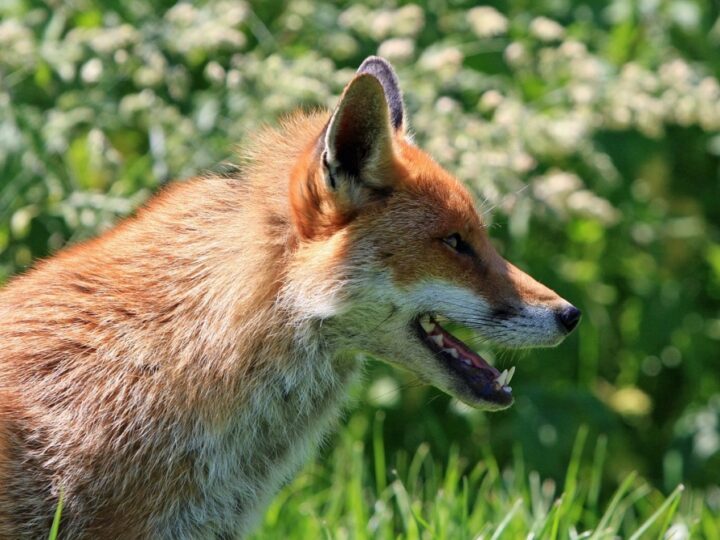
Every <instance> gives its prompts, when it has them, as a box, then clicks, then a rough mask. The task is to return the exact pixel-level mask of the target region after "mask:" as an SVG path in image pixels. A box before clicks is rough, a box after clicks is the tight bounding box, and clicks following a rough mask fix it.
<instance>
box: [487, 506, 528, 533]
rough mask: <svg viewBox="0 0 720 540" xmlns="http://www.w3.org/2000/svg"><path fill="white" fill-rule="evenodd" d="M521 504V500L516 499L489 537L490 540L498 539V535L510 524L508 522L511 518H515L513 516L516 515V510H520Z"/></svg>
mask: <svg viewBox="0 0 720 540" xmlns="http://www.w3.org/2000/svg"><path fill="white" fill-rule="evenodd" d="M522 503H523V500H522V499H518V500H516V501H515V503H514V504H513V505H512V508H511V509H510V511H509V512H508V513H507V515H506V516H505V517H504V518H503V520H502V521H501V522H500V524H499V525H498V526H497V529H495V532H494V533H493V535H492V536H491V537H490V540H498V539H499V538H500V535H501V534H502V533H503V531H505V529H506V528H507V526H508V525H509V524H510V521H511V520H512V518H513V517H515V514H517V512H518V510H520V505H521V504H522Z"/></svg>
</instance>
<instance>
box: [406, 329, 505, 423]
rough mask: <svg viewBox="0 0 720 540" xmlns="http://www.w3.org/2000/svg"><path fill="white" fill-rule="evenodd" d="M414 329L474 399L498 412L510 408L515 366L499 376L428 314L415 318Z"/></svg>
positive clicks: (498, 373) (491, 367)
mask: <svg viewBox="0 0 720 540" xmlns="http://www.w3.org/2000/svg"><path fill="white" fill-rule="evenodd" d="M415 327H416V330H417V333H418V336H419V337H420V340H421V341H422V343H423V344H424V345H425V346H426V347H427V348H428V349H429V350H430V351H431V352H432V353H433V355H434V356H435V357H436V358H437V360H438V361H439V362H440V363H441V364H442V365H443V366H445V367H446V368H447V369H448V370H449V371H450V372H451V373H452V374H453V376H455V377H456V378H458V379H460V381H461V382H462V383H463V384H464V385H465V386H466V387H467V389H469V390H470V393H471V394H472V395H473V397H474V398H476V399H479V400H481V401H483V402H485V403H487V404H489V405H493V406H494V407H495V408H498V409H500V408H503V409H504V408H505V407H509V406H510V405H512V402H513V395H512V388H511V387H510V386H508V385H509V384H510V380H511V379H512V376H513V374H514V373H515V367H514V366H513V367H511V368H510V369H509V370H508V369H506V370H504V371H503V372H502V373H501V372H500V371H498V370H497V369H496V368H495V367H493V366H491V365H490V364H488V362H487V361H486V360H485V359H484V358H482V357H481V356H480V355H479V354H477V353H476V352H474V351H473V350H472V349H470V347H468V346H467V345H465V344H464V343H463V342H462V341H460V340H459V339H458V338H456V337H455V336H453V335H452V334H450V333H449V332H448V331H447V330H445V329H444V328H443V327H441V326H440V325H439V324H438V323H437V321H436V320H435V318H434V317H432V316H431V315H422V316H420V317H418V318H417V319H416V320H415Z"/></svg>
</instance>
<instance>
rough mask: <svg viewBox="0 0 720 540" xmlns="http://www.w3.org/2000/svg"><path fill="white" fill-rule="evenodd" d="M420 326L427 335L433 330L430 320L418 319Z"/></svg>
mask: <svg viewBox="0 0 720 540" xmlns="http://www.w3.org/2000/svg"><path fill="white" fill-rule="evenodd" d="M420 326H422V329H423V330H425V331H426V332H427V333H428V334H429V333H430V332H432V331H433V330H435V324H434V323H431V322H430V319H426V318H424V317H423V318H422V319H420Z"/></svg>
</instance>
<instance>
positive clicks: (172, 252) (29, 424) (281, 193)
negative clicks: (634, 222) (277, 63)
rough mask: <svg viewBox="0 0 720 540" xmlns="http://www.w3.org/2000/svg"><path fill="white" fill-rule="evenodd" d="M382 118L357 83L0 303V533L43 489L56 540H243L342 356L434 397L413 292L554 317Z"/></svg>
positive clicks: (33, 520)
mask: <svg viewBox="0 0 720 540" xmlns="http://www.w3.org/2000/svg"><path fill="white" fill-rule="evenodd" d="M380 76H382V72H380ZM385 82H386V83H387V81H385ZM390 83H392V81H390ZM388 84H389V83H388ZM394 95H395V98H396V99H397V96H399V95H400V94H399V91H398V92H397V93H396V94H394ZM389 107H394V109H393V111H392V113H393V118H394V119H397V118H399V115H400V113H401V112H402V111H401V110H400V109H398V104H397V103H392V102H390V103H387V104H386V103H385V96H384V91H383V87H382V86H381V85H380V84H379V83H378V81H377V80H376V79H375V78H374V75H367V74H360V75H358V76H357V77H356V78H355V79H354V80H353V82H352V83H351V85H350V86H349V87H348V89H346V92H345V94H344V97H343V99H342V100H341V105H340V106H339V107H338V109H337V111H336V112H335V113H334V115H332V116H331V115H330V113H327V112H316V113H311V114H304V113H298V114H296V115H294V116H291V117H289V118H287V119H285V120H284V121H283V122H282V124H281V126H280V127H279V128H278V129H270V128H268V129H266V130H264V131H263V132H261V133H259V134H258V135H256V136H255V137H254V138H253V140H252V141H251V145H250V146H249V147H248V148H247V149H245V150H244V151H243V158H244V161H245V163H244V165H243V167H242V168H241V170H240V171H239V172H238V173H237V174H235V175H232V176H231V177H213V176H210V177H203V178H195V179H192V180H188V181H186V182H182V183H176V184H173V185H171V186H169V187H167V188H166V189H164V190H162V192H161V193H159V194H158V195H157V196H156V197H155V198H154V199H152V200H151V201H150V202H149V203H148V204H147V205H146V206H145V207H144V208H143V209H141V210H140V211H139V212H138V213H137V215H136V216H134V217H132V218H129V219H127V220H125V221H124V222H122V223H121V224H119V225H118V226H117V227H115V228H114V229H113V230H111V231H109V232H107V233H105V234H103V235H102V236H100V237H99V238H96V239H94V240H91V241H88V242H85V243H83V244H80V245H76V246H73V247H70V248H68V249H65V250H63V251H61V252H60V253H58V254H57V255H55V256H54V257H52V258H50V259H48V260H46V261H43V262H40V263H38V264H37V265H36V267H35V268H34V269H32V270H30V271H29V272H27V273H26V274H25V275H22V276H20V277H17V278H15V279H13V280H12V281H11V283H10V284H9V285H8V286H7V287H6V288H5V289H4V290H2V291H0V321H2V324H1V326H0V485H1V486H3V489H2V490H0V537H2V538H37V537H41V536H43V535H45V534H46V532H47V528H48V527H49V523H50V521H51V519H52V515H53V512H54V508H55V505H56V504H57V500H58V496H59V494H60V493H61V492H62V493H63V494H64V497H65V512H64V516H63V522H62V529H61V530H62V531H63V534H64V535H66V537H72V538H100V537H107V536H109V535H111V534H112V535H113V536H122V537H124V538H164V537H176V538H177V537H182V538H205V537H208V535H215V536H214V537H232V536H237V535H243V534H245V533H247V531H249V530H250V529H251V527H252V524H253V522H254V521H256V520H257V517H258V516H259V515H261V514H260V512H261V511H262V508H263V506H264V504H265V503H266V502H267V500H268V498H269V497H270V496H272V494H273V492H274V490H276V489H277V488H278V486H279V485H280V484H281V483H282V482H283V481H285V480H286V479H287V478H289V477H290V476H291V475H292V473H293V471H294V470H295V469H296V468H297V467H298V466H299V464H300V463H301V462H302V460H303V459H304V458H305V456H306V455H307V454H308V453H309V452H311V451H312V449H313V448H314V447H315V446H316V445H317V444H318V441H319V439H320V438H321V437H322V435H323V433H325V432H326V431H327V430H328V428H329V426H330V425H331V424H332V422H333V420H334V419H335V418H336V417H337V415H338V411H339V410H340V407H341V404H342V403H343V400H344V396H345V394H346V387H347V385H348V384H349V381H350V380H351V379H352V378H353V377H354V376H355V374H356V373H357V372H358V370H359V365H360V362H361V360H359V359H358V358H357V357H356V354H355V353H356V352H357V351H360V350H367V351H369V352H370V353H372V354H376V355H378V356H383V357H388V358H389V359H391V360H397V362H398V363H400V364H401V365H405V367H409V368H410V369H415V370H417V371H418V372H419V376H422V377H424V378H427V379H428V380H431V381H432V382H434V383H436V384H438V385H439V386H441V387H443V388H445V389H447V390H448V391H451V392H455V387H454V386H453V385H452V384H451V383H450V382H448V381H447V380H446V375H444V371H443V368H442V366H438V365H436V364H435V363H434V362H435V361H434V360H433V359H432V358H431V357H430V356H429V353H427V352H424V349H422V346H421V344H420V343H418V342H416V341H415V338H414V337H413V336H412V334H411V333H409V332H406V331H403V334H402V335H403V339H405V340H407V343H405V344H403V343H404V342H403V341H402V340H400V341H399V340H398V338H397V336H398V326H397V323H398V321H400V322H402V324H403V325H405V324H407V323H408V321H409V318H410V317H415V316H416V315H417V313H418V311H419V310H420V309H421V308H422V309H426V310H427V309H430V308H428V307H422V306H425V304H423V302H426V301H427V298H430V299H433V298H436V299H437V297H436V296H432V295H433V294H435V295H436V294H437V293H436V292H433V291H436V289H434V288H433V287H438V286H442V287H445V288H446V289H447V290H450V291H451V292H452V291H458V290H459V291H464V293H463V294H467V297H468V298H469V299H471V300H473V301H474V302H476V304H477V305H480V306H484V305H485V304H486V303H487V304H488V305H490V306H492V308H493V309H499V310H507V309H511V308H518V309H521V308H523V306H525V307H526V306H540V307H542V309H543V310H545V311H546V312H547V313H550V312H551V310H553V309H556V308H557V307H562V306H565V305H567V303H566V302H565V301H564V300H562V299H560V298H559V297H558V296H557V295H555V293H553V292H552V291H550V290H549V289H547V288H545V287H544V286H542V285H540V284H539V283H537V282H535V281H534V280H532V278H530V277H529V276H527V275H525V274H524V273H522V272H520V271H519V270H518V269H517V268H515V267H514V266H512V265H510V264H509V263H507V262H506V261H504V260H503V259H502V258H501V257H500V256H499V255H498V254H497V253H496V252H495V250H494V249H493V248H492V245H491V243H490V240H489V239H488V237H487V235H486V233H485V229H484V226H483V224H482V221H481V219H480V217H479V216H478V214H477V212H476V211H475V209H474V206H473V201H472V198H471V196H470V195H469V194H468V192H467V191H466V190H465V189H464V188H463V186H462V185H461V184H460V183H459V182H458V181H457V180H455V179H454V178H453V177H452V176H451V175H450V174H449V173H447V172H446V171H444V170H443V169H441V168H440V167H439V166H438V165H437V164H436V163H435V162H434V161H432V159H431V158H429V157H428V156H427V155H426V154H424V153H423V152H422V151H421V150H419V149H418V148H416V147H415V146H413V145H412V144H410V143H409V142H407V140H406V139H405V136H404V132H403V129H404V128H403V126H404V125H405V124H404V122H396V123H397V127H396V128H395V129H393V128H392V126H391V125H390V111H389V109H388V108H389ZM324 160H325V161H324ZM326 161H327V162H326ZM348 171H350V172H348ZM353 175H354V176H353ZM452 233H460V234H462V235H463V237H464V238H465V239H466V241H467V242H468V243H469V244H471V245H472V247H473V249H474V250H475V251H476V252H477V253H478V254H479V256H478V258H476V259H475V258H469V257H464V256H461V255H459V254H458V253H455V252H453V251H452V250H451V249H450V248H448V246H447V245H445V244H444V243H443V241H442V239H443V238H444V237H446V236H447V235H449V234H452ZM426 283H430V284H431V287H430V288H429V289H427V290H425V289H423V288H422V287H424V286H425V284H426ZM443 290H445V289H443ZM453 294H455V293H453ZM418 295H421V296H422V295H425V296H423V297H422V298H423V300H422V301H417V302H419V304H418V306H419V307H416V306H415V305H414V304H413V302H416V299H417V298H419V296H418ZM428 295H429V296H428ZM426 297H427V298H426ZM437 300H438V302H440V303H442V298H439V299H437ZM478 302H479V303H478ZM468 305H470V304H468ZM545 311H544V312H543V313H545ZM398 313H400V314H401V315H397V314H398ZM400 316H401V317H405V319H397V320H395V324H396V326H395V327H393V326H392V324H393V320H394V319H393V318H392V317H396V318H397V317H400ZM387 321H390V322H387ZM378 322H379V324H376V323H378ZM383 323H386V324H387V325H388V326H386V327H385V329H383V327H382V326H380V325H382V324H383ZM469 324H470V323H469ZM543 324H545V323H543ZM548 324H549V323H548ZM553 324H554V323H553ZM546 326H547V324H546ZM370 328H372V329H373V330H372V331H371V330H369V329H370ZM543 328H545V327H543ZM553 328H554V327H553ZM378 329H379V331H378ZM543 332H546V333H547V332H550V331H549V330H543ZM551 333H553V334H552V336H550V337H548V338H547V339H554V340H557V336H556V335H555V334H557V331H556V330H552V332H551ZM543 339H545V338H544V337H543ZM538 340H539V338H538ZM403 355H407V358H404V357H403ZM415 357H417V358H420V359H419V360H417V362H419V363H418V364H413V363H412V362H415V360H413V358H415ZM423 362H424V363H423ZM443 377H445V378H443ZM453 384H454V383H453ZM457 393H458V395H459V397H461V398H462V399H469V398H468V397H467V395H466V394H464V393H462V392H460V391H457ZM476 404H477V403H476Z"/></svg>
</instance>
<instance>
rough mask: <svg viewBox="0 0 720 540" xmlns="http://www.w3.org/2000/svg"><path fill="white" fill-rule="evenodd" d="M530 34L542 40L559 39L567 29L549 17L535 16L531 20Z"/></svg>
mask: <svg viewBox="0 0 720 540" xmlns="http://www.w3.org/2000/svg"><path fill="white" fill-rule="evenodd" d="M530 34H532V35H533V36H535V37H536V38H537V39H539V40H540V41H558V40H560V39H562V38H563V37H564V36H565V29H564V28H563V27H562V26H560V25H559V24H558V23H556V22H555V21H553V20H552V19H548V18H547V17H535V18H534V19H533V20H532V21H531V22H530Z"/></svg>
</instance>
